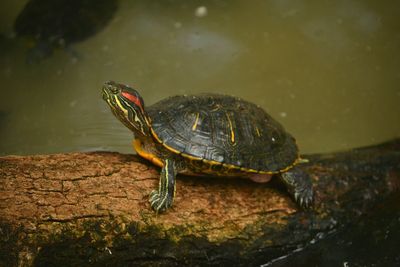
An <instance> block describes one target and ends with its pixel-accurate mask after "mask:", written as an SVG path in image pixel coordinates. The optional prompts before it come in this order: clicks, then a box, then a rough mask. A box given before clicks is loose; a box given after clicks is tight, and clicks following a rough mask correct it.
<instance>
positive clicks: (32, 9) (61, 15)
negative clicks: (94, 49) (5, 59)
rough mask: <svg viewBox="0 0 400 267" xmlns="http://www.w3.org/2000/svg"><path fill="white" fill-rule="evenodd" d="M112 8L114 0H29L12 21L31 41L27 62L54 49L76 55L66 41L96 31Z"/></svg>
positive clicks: (41, 57)
mask: <svg viewBox="0 0 400 267" xmlns="http://www.w3.org/2000/svg"><path fill="white" fill-rule="evenodd" d="M116 10H117V1H116V0H29V1H28V2H27V4H26V5H25V6H24V8H23V9H22V11H21V12H20V14H19V15H18V16H17V18H16V20H15V22H14V31H15V33H16V35H17V36H19V37H25V39H27V40H29V41H32V42H31V43H32V44H31V45H30V46H32V48H30V49H29V50H28V52H27V62H28V63H37V62H40V61H42V60H43V59H45V58H47V57H49V56H50V55H51V54H52V53H53V51H54V50H55V49H57V48H61V49H66V50H67V51H70V52H72V54H74V55H75V56H77V53H75V52H74V51H72V50H71V49H69V46H70V44H72V43H76V42H79V41H83V40H85V39H86V38H88V37H90V36H92V35H94V34H95V33H97V32H99V31H100V30H101V29H103V28H104V27H105V26H106V25H107V24H108V23H109V22H110V21H111V19H112V17H113V15H114V13H115V11H116ZM68 49H69V50H68Z"/></svg>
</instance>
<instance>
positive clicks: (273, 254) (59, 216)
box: [0, 139, 400, 266]
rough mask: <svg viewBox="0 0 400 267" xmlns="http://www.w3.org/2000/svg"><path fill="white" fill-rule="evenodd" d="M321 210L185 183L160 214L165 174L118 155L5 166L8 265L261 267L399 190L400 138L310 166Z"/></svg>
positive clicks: (278, 188)
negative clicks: (154, 197)
mask: <svg viewBox="0 0 400 267" xmlns="http://www.w3.org/2000/svg"><path fill="white" fill-rule="evenodd" d="M304 158H307V159H309V163H307V164H303V165H302V169H303V170H304V171H306V172H308V173H309V174H310V175H311V177H312V180H313V186H314V190H315V195H316V199H315V203H314V207H313V209H312V210H301V209H299V208H298V206H297V205H296V204H295V203H294V202H293V201H292V199H291V198H290V197H289V195H288V194H287V192H286V191H285V187H284V186H283V185H282V184H281V183H280V181H279V180H278V179H273V180H272V181H271V182H270V183H267V184H257V183H254V182H252V181H249V180H246V179H229V178H213V177H209V178H205V177H185V176H178V179H177V191H176V197H175V201H174V206H173V207H172V208H171V209H170V210H168V211H167V212H166V213H163V214H155V213H154V212H153V211H152V210H151V208H150V204H149V203H148V194H149V193H150V192H151V191H152V190H153V189H154V188H156V187H157V185H158V176H159V169H158V168H157V167H154V166H153V165H151V164H149V163H148V162H146V161H145V160H143V159H141V158H139V157H137V156H135V155H124V154H119V153H112V152H92V153H70V154H55V155H35V156H5V157H0V266H87V265H91V266H110V265H114V266H181V265H191V266H193V265H195V266H203V265H206V266H213V265H228V264H231V265H235V266H241V265H242V266H253V265H257V264H262V263H265V262H267V261H269V260H272V259H275V258H277V257H279V256H282V255H286V254H287V253H289V252H290V251H293V250H294V249H296V248H299V247H300V246H305V245H306V244H308V243H309V242H313V241H315V240H317V239H318V237H320V236H321V234H323V233H328V232H329V231H332V230H333V229H337V228H340V227H343V226H346V225H348V224H349V223H352V222H355V221H357V219H358V218H360V216H361V215H363V214H365V213H366V212H368V210H369V209H370V208H371V207H373V206H374V205H376V204H377V203H379V202H380V201H382V200H383V199H385V198H386V197H388V196H390V195H393V194H394V193H398V192H399V188H400V186H399V185H400V139H396V140H393V141H390V142H387V143H384V144H380V145H376V146H371V147H366V148H359V149H353V150H350V151H345V152H339V153H330V154H314V155H305V156H304Z"/></svg>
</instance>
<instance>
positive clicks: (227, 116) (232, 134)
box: [225, 113, 235, 144]
mask: <svg viewBox="0 0 400 267" xmlns="http://www.w3.org/2000/svg"><path fill="white" fill-rule="evenodd" d="M225 114H226V118H227V119H228V123H229V128H230V130H231V142H232V143H233V144H234V143H235V132H234V131H233V126H232V121H231V118H230V117H229V114H228V113H225Z"/></svg>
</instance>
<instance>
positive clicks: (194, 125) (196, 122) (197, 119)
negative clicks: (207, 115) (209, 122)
mask: <svg viewBox="0 0 400 267" xmlns="http://www.w3.org/2000/svg"><path fill="white" fill-rule="evenodd" d="M199 115H200V114H199V113H196V119H195V121H194V124H193V126H192V131H196V128H197V124H198V123H199Z"/></svg>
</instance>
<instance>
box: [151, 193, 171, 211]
mask: <svg viewBox="0 0 400 267" xmlns="http://www.w3.org/2000/svg"><path fill="white" fill-rule="evenodd" d="M149 202H150V205H151V207H152V208H153V210H154V211H155V212H156V213H159V212H164V211H166V210H167V209H168V208H169V207H171V206H172V199H171V198H170V197H168V195H165V194H164V195H163V194H159V193H158V191H157V190H154V191H152V192H151V193H150V196H149Z"/></svg>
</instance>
